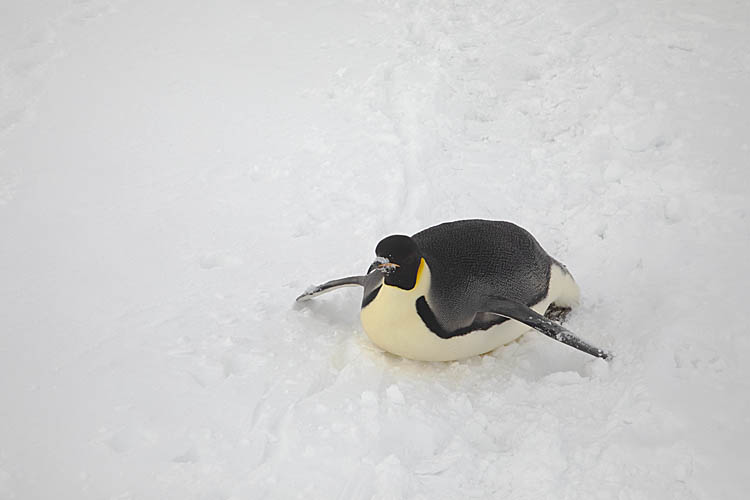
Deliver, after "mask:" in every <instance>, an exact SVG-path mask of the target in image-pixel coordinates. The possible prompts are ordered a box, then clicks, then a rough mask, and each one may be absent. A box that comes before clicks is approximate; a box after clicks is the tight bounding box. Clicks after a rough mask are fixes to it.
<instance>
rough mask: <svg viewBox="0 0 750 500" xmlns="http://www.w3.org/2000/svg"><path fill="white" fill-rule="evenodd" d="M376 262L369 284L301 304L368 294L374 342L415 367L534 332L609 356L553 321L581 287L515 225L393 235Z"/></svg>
mask: <svg viewBox="0 0 750 500" xmlns="http://www.w3.org/2000/svg"><path fill="white" fill-rule="evenodd" d="M375 254H376V256H377V258H376V260H375V262H373V263H372V265H370V268H369V269H368V271H367V274H365V275H364V276H351V277H347V278H341V279H336V280H332V281H328V282H326V283H323V284H322V285H318V286H314V287H311V288H309V289H308V290H307V291H306V292H305V293H303V294H302V295H300V296H299V297H298V298H297V301H304V300H309V299H311V298H313V297H316V296H318V295H321V294H323V293H326V292H329V291H332V290H335V289H338V288H340V287H344V286H361V287H363V288H364V296H363V299H362V309H361V313H360V317H361V320H362V326H363V327H364V330H365V333H367V336H368V337H369V338H370V339H371V340H372V342H373V343H375V344H376V345H377V346H379V347H380V348H382V349H384V350H385V351H388V352H391V353H393V354H397V355H399V356H403V357H405V358H411V359H416V360H423V361H452V360H457V359H463V358H467V357H470V356H475V355H478V354H484V353H487V352H490V351H492V350H494V349H496V348H498V347H500V346H502V345H505V344H507V343H509V342H512V341H513V340H515V339H517V338H518V337H520V336H521V335H523V334H524V333H525V332H527V331H529V329H530V328H531V329H534V330H536V331H539V332H541V333H543V334H545V335H547V336H549V337H551V338H553V339H555V340H557V341H559V342H562V343H564V344H567V345H569V346H571V347H573V348H575V349H578V350H580V351H583V352H585V353H588V354H590V355H592V356H596V357H599V358H604V359H609V358H610V357H611V354H610V353H609V352H607V351H605V350H602V349H599V348H597V347H595V346H593V345H591V344H589V343H588V342H586V341H584V340H582V339H580V338H579V337H577V336H576V335H575V334H573V333H572V332H570V331H569V330H567V329H566V328H564V327H563V326H561V325H560V324H559V323H557V322H555V321H553V320H552V319H550V317H551V314H553V313H558V314H559V313H560V312H567V311H569V310H570V308H572V307H574V306H575V305H577V303H578V301H579V296H580V293H579V289H578V285H577V284H576V282H575V280H574V279H573V276H572V275H571V274H570V272H569V271H568V270H567V268H566V267H565V266H564V265H562V264H561V263H560V262H558V261H556V260H555V259H553V258H552V257H550V256H549V255H548V254H547V252H545V251H544V249H543V248H542V247H541V245H540V244H539V243H538V242H537V240H536V239H535V238H534V237H533V236H532V235H531V234H530V233H529V232H528V231H526V230H525V229H523V228H521V227H519V226H517V225H515V224H513V223H511V222H505V221H490V220H479V219H473V220H460V221H454V222H446V223H443V224H439V225H437V226H433V227H430V228H427V229H425V230H423V231H420V232H418V233H416V234H414V235H413V236H405V235H392V236H388V237H387V238H385V239H383V240H382V241H380V243H378V245H377V247H376V248H375ZM545 313H546V314H547V315H548V316H550V317H545Z"/></svg>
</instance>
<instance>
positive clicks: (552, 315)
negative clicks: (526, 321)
mask: <svg viewBox="0 0 750 500" xmlns="http://www.w3.org/2000/svg"><path fill="white" fill-rule="evenodd" d="M570 311H572V309H571V308H570V307H559V306H557V305H555V303H554V302H553V303H552V304H550V306H549V307H548V308H547V311H546V312H545V313H544V317H545V318H547V319H551V320H553V321H557V322H558V323H562V322H563V321H565V320H566V319H567V318H568V314H570Z"/></svg>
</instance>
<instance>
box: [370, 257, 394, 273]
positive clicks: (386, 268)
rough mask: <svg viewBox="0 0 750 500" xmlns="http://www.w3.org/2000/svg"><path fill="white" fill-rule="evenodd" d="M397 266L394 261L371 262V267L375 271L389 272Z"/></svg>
mask: <svg viewBox="0 0 750 500" xmlns="http://www.w3.org/2000/svg"><path fill="white" fill-rule="evenodd" d="M398 267H399V265H398V264H396V263H394V262H380V261H377V260H376V261H375V262H373V263H372V268H373V270H375V271H380V272H381V273H385V274H389V273H392V272H393V271H395V270H396V269H397V268H398Z"/></svg>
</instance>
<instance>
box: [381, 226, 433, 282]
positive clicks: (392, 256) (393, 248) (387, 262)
mask: <svg viewBox="0 0 750 500" xmlns="http://www.w3.org/2000/svg"><path fill="white" fill-rule="evenodd" d="M375 254H376V255H377V256H378V259H377V260H376V261H375V262H374V263H373V264H372V266H370V270H372V269H377V270H379V271H381V272H383V273H385V284H386V285H390V286H396V287H398V288H401V289H403V290H411V289H412V288H414V286H415V285H416V284H417V276H418V272H419V265H420V264H421V262H422V254H421V252H420V251H419V247H418V246H417V244H416V243H415V242H414V240H413V239H411V238H410V237H408V236H404V235H402V234H394V235H393V236H388V237H387V238H385V239H383V240H382V241H381V242H380V243H378V246H377V247H375Z"/></svg>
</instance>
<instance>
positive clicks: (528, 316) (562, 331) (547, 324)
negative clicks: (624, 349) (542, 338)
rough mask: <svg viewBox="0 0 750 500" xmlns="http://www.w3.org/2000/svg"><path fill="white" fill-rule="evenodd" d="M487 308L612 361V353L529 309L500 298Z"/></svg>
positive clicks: (490, 301)
mask: <svg viewBox="0 0 750 500" xmlns="http://www.w3.org/2000/svg"><path fill="white" fill-rule="evenodd" d="M487 306H488V307H487V310H486V312H488V313H491V314H497V315H499V316H504V317H506V318H510V319H514V320H516V321H520V322H521V323H524V324H525V325H528V326H530V327H531V328H533V329H534V330H536V331H538V332H540V333H543V334H545V335H546V336H548V337H550V338H552V339H555V340H557V341H558V342H562V343H563V344H567V345H569V346H570V347H573V348H575V349H578V350H579V351H583V352H585V353H586V354H590V355H592V356H596V357H597V358H602V359H606V360H609V359H612V353H610V352H609V351H605V350H604V349H599V348H598V347H595V346H593V345H591V344H589V343H588V342H586V341H585V340H583V339H580V338H579V337H577V336H576V335H575V334H574V333H573V332H571V331H570V330H568V329H566V328H564V327H563V326H561V325H560V324H558V323H555V322H554V321H552V320H551V319H548V318H545V317H544V316H542V315H541V314H539V313H537V312H536V311H534V310H533V309H531V308H530V307H528V306H525V305H523V304H521V303H519V302H516V301H513V300H509V299H505V298H500V297H492V298H491V299H490V300H489V302H488V304H487Z"/></svg>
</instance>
